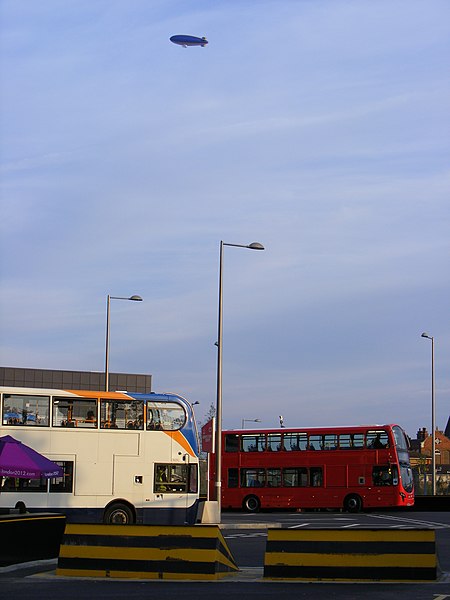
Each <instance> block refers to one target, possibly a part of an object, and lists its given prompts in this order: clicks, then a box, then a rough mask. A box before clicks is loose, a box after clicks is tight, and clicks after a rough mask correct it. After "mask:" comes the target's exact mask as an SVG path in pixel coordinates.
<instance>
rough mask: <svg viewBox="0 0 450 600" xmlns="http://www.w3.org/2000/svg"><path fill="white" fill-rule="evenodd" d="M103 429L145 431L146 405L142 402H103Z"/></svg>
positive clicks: (101, 410)
mask: <svg viewBox="0 0 450 600" xmlns="http://www.w3.org/2000/svg"><path fill="white" fill-rule="evenodd" d="M100 427H101V428H102V429H143V428H144V403H143V402H142V401H141V400H128V401H127V400H103V399H102V400H101V402H100Z"/></svg>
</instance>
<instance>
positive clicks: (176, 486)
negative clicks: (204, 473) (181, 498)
mask: <svg viewBox="0 0 450 600" xmlns="http://www.w3.org/2000/svg"><path fill="white" fill-rule="evenodd" d="M193 469H194V470H195V473H193ZM196 473H197V465H186V464H155V481H154V492H155V493H173V494H175V493H180V492H186V491H187V490H188V489H189V491H190V492H191V491H192V489H191V488H192V487H194V486H195V487H196V486H197V474H196ZM188 482H189V487H188Z"/></svg>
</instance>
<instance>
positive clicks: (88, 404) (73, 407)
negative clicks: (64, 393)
mask: <svg viewBox="0 0 450 600" xmlns="http://www.w3.org/2000/svg"><path fill="white" fill-rule="evenodd" d="M53 427H88V428H95V427H97V400H96V399H95V398H65V397H61V398H53Z"/></svg>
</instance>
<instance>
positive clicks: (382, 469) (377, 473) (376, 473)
mask: <svg viewBox="0 0 450 600" xmlns="http://www.w3.org/2000/svg"><path fill="white" fill-rule="evenodd" d="M394 472H395V473H394ZM396 472H397V469H395V467H394V468H391V467H390V466H389V465H382V466H375V467H373V469H372V479H373V484H374V485H397V484H398V477H397V474H396ZM394 475H395V477H394ZM394 479H395V482H394Z"/></svg>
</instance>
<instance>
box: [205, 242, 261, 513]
mask: <svg viewBox="0 0 450 600" xmlns="http://www.w3.org/2000/svg"><path fill="white" fill-rule="evenodd" d="M224 246H234V247H235V248H249V249H250V250H264V246H263V245H262V244H260V243H259V242H252V243H251V244H248V245H244V244H227V243H225V242H223V241H221V242H220V258H219V314H218V327H217V403H216V440H215V447H214V451H215V454H216V481H215V486H216V501H217V510H218V514H217V518H218V522H219V523H220V512H221V504H222V493H221V487H222V304H223V289H222V287H223V286H222V283H223V276H222V271H223V268H222V267H223V247H224Z"/></svg>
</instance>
